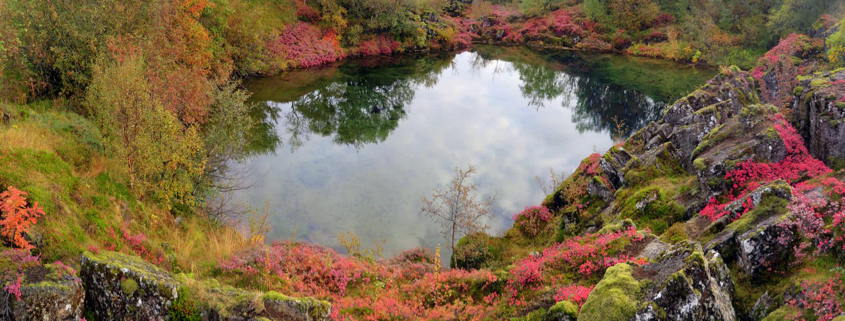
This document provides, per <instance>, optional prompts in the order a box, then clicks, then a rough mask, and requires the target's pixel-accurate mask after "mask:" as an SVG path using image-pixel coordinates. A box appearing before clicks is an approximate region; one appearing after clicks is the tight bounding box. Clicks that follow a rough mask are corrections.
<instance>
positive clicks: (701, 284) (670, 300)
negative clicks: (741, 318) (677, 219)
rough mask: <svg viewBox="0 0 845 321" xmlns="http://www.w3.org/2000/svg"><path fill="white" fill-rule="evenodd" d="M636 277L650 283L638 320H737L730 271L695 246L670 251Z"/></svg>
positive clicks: (714, 255)
mask: <svg viewBox="0 0 845 321" xmlns="http://www.w3.org/2000/svg"><path fill="white" fill-rule="evenodd" d="M636 275H638V276H640V278H642V279H643V280H648V281H649V282H648V284H649V286H648V287H645V288H644V289H643V295H644V298H643V301H642V302H640V303H639V306H640V307H641V308H640V310H639V311H638V312H637V314H636V318H637V320H736V313H735V311H734V309H733V306H732V304H731V301H732V295H733V291H734V285H733V281H732V280H731V277H730V271H729V270H728V267H727V266H726V265H725V263H724V262H723V261H722V259H721V257H720V256H719V254H718V253H716V252H714V251H710V252H708V253H706V255H705V253H704V251H703V250H702V248H701V245H699V244H698V243H689V242H681V243H679V244H677V245H675V246H673V247H671V248H670V249H668V250H666V251H665V252H664V253H663V254H662V255H661V256H660V257H659V258H658V259H657V260H656V262H655V263H652V264H649V265H645V266H643V267H642V268H641V269H640V270H638V271H637V273H636ZM643 280H641V281H640V282H644V281H643Z"/></svg>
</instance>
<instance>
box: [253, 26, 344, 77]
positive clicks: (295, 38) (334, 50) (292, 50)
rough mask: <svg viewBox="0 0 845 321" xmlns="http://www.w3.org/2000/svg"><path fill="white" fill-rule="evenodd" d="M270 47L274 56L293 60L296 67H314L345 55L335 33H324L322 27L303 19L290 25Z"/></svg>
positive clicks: (271, 42)
mask: <svg viewBox="0 0 845 321" xmlns="http://www.w3.org/2000/svg"><path fill="white" fill-rule="evenodd" d="M268 49H269V50H270V53H271V54H272V55H273V56H274V57H279V58H281V59H285V60H288V61H291V62H292V63H293V65H294V66H295V67H313V66H318V65H322V64H325V63H329V62H334V61H338V60H340V59H343V58H344V57H345V54H344V53H343V51H342V49H341V48H340V45H339V44H338V42H337V39H336V37H334V35H333V34H331V33H327V34H326V35H323V32H322V31H321V30H320V28H318V27H316V26H314V25H311V24H309V23H306V22H302V21H299V22H297V23H295V24H293V25H291V26H288V28H287V29H285V31H284V32H282V34H281V35H279V36H278V37H276V38H275V39H274V40H272V41H270V43H269V44H268Z"/></svg>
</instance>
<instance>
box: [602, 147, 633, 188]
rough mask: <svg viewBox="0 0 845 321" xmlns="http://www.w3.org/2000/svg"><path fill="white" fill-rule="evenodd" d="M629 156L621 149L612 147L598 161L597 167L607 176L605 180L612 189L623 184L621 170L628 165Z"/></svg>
mask: <svg viewBox="0 0 845 321" xmlns="http://www.w3.org/2000/svg"><path fill="white" fill-rule="evenodd" d="M630 160H631V154H629V153H628V151H626V150H625V149H624V148H622V147H613V148H611V149H610V150H609V151H607V153H605V154H604V156H602V158H601V160H599V167H601V170H602V172H604V173H605V175H607V180H608V182H609V183H610V185H611V186H613V188H615V189H616V188H620V187H622V185H623V184H624V183H625V177H624V176H623V174H622V172H621V171H622V169H623V168H625V166H627V165H628V162H629V161H630Z"/></svg>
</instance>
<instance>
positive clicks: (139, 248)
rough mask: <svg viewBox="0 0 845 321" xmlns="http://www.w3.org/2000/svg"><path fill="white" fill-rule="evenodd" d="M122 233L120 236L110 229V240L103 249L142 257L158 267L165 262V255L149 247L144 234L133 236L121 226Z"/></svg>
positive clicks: (127, 229)
mask: <svg viewBox="0 0 845 321" xmlns="http://www.w3.org/2000/svg"><path fill="white" fill-rule="evenodd" d="M120 232H121V233H120V234H117V233H115V231H114V229H113V228H111V227H110V228H109V229H108V232H107V235H106V236H107V238H108V239H107V240H106V241H105V242H104V243H103V248H104V249H106V250H108V251H115V252H124V253H127V254H132V255H136V256H140V257H142V258H143V259H144V260H147V261H148V262H150V263H152V264H156V265H158V264H161V262H163V261H164V255H162V254H161V253H158V252H157V251H154V250H152V249H151V248H148V247H147V245H146V242H147V237H146V236H145V235H144V233H138V234H135V235H132V233H130V232H129V228H128V227H127V226H121V227H120ZM89 249H90V248H89ZM95 249H96V248H95ZM91 252H92V253H97V252H99V249H96V251H91Z"/></svg>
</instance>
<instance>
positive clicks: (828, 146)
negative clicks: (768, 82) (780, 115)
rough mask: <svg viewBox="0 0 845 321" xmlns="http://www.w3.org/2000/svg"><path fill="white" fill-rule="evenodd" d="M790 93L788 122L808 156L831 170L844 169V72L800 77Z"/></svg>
mask: <svg viewBox="0 0 845 321" xmlns="http://www.w3.org/2000/svg"><path fill="white" fill-rule="evenodd" d="M794 94H795V96H796V99H795V104H794V106H793V112H792V123H793V125H794V126H795V128H796V129H798V132H799V133H801V136H803V137H804V141H805V142H806V145H807V149H808V150H809V151H810V154H811V155H813V157H815V158H816V159H819V160H821V161H823V162H825V164H827V165H828V166H830V167H831V168H833V169H834V170H837V169H842V168H845V102H842V101H841V100H842V98H843V97H845V70H839V71H834V72H822V73H817V74H815V75H813V76H812V77H806V78H802V80H801V81H800V84H799V85H798V87H796V88H795V91H794Z"/></svg>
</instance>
